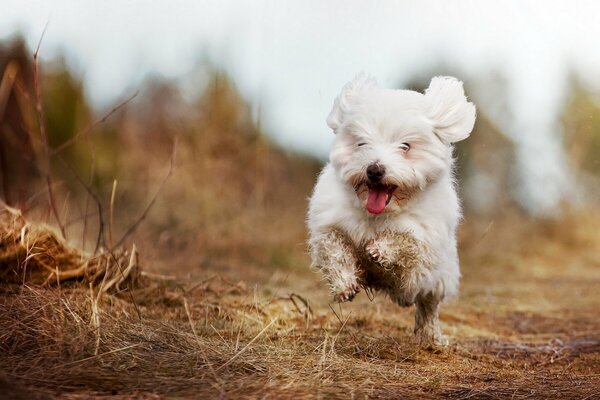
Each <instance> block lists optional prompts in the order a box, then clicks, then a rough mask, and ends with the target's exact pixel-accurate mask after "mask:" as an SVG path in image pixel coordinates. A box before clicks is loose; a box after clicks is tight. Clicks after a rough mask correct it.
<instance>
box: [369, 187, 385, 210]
mask: <svg viewBox="0 0 600 400" xmlns="http://www.w3.org/2000/svg"><path fill="white" fill-rule="evenodd" d="M386 201H387V189H386V188H385V187H382V188H371V189H369V198H368V199H367V210H368V211H369V212H370V213H371V214H381V213H382V212H383V210H384V209H385V206H386V204H385V203H386Z"/></svg>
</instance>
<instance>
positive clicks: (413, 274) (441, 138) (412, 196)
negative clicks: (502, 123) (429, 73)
mask: <svg viewBox="0 0 600 400" xmlns="http://www.w3.org/2000/svg"><path fill="white" fill-rule="evenodd" d="M474 123H475V106H474V105H473V104H472V103H469V102H468V101H467V99H466V97H465V94H464V91H463V85H462V82H460V81H458V80H456V79H455V78H451V77H435V78H433V79H432V80H431V83H430V85H429V88H428V89H427V90H426V91H425V93H424V94H421V93H418V92H414V91H410V90H390V89H382V88H379V87H378V86H377V84H376V82H375V81H374V80H373V79H371V78H368V77H367V76H365V75H364V74H361V75H359V76H357V77H356V78H355V79H354V80H352V81H351V82H349V83H348V84H346V86H344V88H343V89H342V92H341V93H340V95H339V96H338V97H337V98H336V99H335V101H334V104H333V109H332V110H331V113H330V114H329V117H328V118H327V124H328V125H329V127H330V128H331V129H332V130H333V132H334V133H335V134H336V137H335V141H334V144H333V148H332V149H331V153H330V163H329V164H327V165H326V166H325V168H324V169H323V171H322V172H321V174H320V176H319V179H318V182H317V184H316V186H315V189H314V193H313V195H312V197H311V199H310V206H309V212H308V228H309V231H310V239H309V246H310V249H311V256H312V263H313V266H315V267H317V268H320V269H321V270H322V271H323V272H324V274H325V276H326V278H327V280H328V281H329V283H330V285H331V290H332V292H333V298H334V300H335V301H338V302H344V301H348V300H352V299H353V298H354V296H355V295H356V293H358V291H359V290H360V287H361V286H362V287H364V288H365V289H367V290H373V289H374V290H380V291H384V292H386V293H387V294H388V295H389V296H390V297H391V299H392V300H393V301H395V302H396V303H398V304H399V305H401V306H410V305H412V304H415V305H416V314H415V328H414V332H415V335H416V338H417V340H418V341H419V342H420V343H421V344H424V345H427V346H431V345H443V344H445V340H444V339H443V337H442V335H441V332H440V329H439V322H438V305H439V303H440V302H441V301H442V300H444V298H446V297H448V296H452V295H454V294H456V292H457V290H458V282H459V278H460V271H459V266H458V255H457V251H456V236H455V231H456V226H457V224H458V221H459V219H460V217H461V210H460V203H459V200H458V196H457V194H456V189H455V182H454V173H453V157H452V149H453V147H452V143H455V142H458V141H460V140H463V139H466V138H467V137H468V136H469V134H470V132H471V130H472V129H473V125H474Z"/></svg>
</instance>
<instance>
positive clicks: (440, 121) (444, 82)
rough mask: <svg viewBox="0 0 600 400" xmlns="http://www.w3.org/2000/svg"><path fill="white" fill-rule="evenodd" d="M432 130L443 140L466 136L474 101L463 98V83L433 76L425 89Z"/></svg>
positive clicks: (452, 140) (448, 141) (469, 128)
mask: <svg viewBox="0 0 600 400" xmlns="http://www.w3.org/2000/svg"><path fill="white" fill-rule="evenodd" d="M425 98H426V99H428V102H427V107H428V115H427V116H428V118H429V119H430V120H431V123H432V126H433V132H434V133H435V134H436V135H437V136H438V137H439V138H440V140H441V141H442V142H444V143H446V144H450V143H455V142H458V141H461V140H463V139H466V138H468V137H469V134H470V133H471V131H472V130H473V125H475V105H474V104H473V103H470V102H468V101H467V98H466V96H465V91H464V89H463V83H462V82H461V81H459V80H458V79H456V78H453V77H450V76H436V77H435V78H433V79H432V80H431V83H430V84H429V87H428V88H427V90H426V91H425Z"/></svg>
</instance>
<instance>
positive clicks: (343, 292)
mask: <svg viewBox="0 0 600 400" xmlns="http://www.w3.org/2000/svg"><path fill="white" fill-rule="evenodd" d="M358 292H360V286H358V283H356V282H354V283H350V284H348V285H345V286H344V287H342V288H339V289H334V290H333V301H335V302H336V303H344V302H346V301H352V300H353V299H354V297H355V296H356V294H357V293H358Z"/></svg>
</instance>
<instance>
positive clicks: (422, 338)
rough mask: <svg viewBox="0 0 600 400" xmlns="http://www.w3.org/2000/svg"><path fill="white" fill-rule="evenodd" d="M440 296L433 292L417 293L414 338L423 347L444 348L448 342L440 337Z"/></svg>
mask: <svg viewBox="0 0 600 400" xmlns="http://www.w3.org/2000/svg"><path fill="white" fill-rule="evenodd" d="M440 302H441V298H440V296H439V295H438V294H437V293H435V291H433V292H429V293H427V294H423V293H419V294H418V295H417V299H416V302H415V305H416V310H415V330H414V332H415V338H416V339H417V342H418V343H419V345H421V346H423V347H429V348H432V347H435V346H446V345H448V340H447V339H446V338H445V337H444V336H442V332H441V330H440V321H439V318H438V308H439V304H440Z"/></svg>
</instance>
